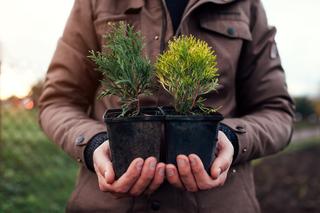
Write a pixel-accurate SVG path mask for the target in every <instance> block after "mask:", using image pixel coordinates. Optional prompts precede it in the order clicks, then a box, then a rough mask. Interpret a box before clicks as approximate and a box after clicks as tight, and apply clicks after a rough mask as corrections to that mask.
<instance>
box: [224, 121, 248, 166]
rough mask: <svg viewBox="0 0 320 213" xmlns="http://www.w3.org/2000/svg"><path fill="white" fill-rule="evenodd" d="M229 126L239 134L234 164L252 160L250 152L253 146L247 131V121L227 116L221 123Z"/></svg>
mask: <svg viewBox="0 0 320 213" xmlns="http://www.w3.org/2000/svg"><path fill="white" fill-rule="evenodd" d="M221 124H222V125H225V126H228V127H229V128H230V129H231V130H232V131H233V132H234V133H235V135H236V136H237V139H238V150H237V153H236V151H235V156H236V157H235V158H234V159H233V165H235V164H239V163H241V162H246V161H248V160H250V153H251V152H252V150H251V149H252V146H250V144H249V141H250V138H249V135H248V133H247V126H246V125H245V122H243V121H242V120H241V119H238V118H226V119H224V120H223V121H221V123H220V125H221Z"/></svg>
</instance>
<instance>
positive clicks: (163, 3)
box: [160, 0, 167, 54]
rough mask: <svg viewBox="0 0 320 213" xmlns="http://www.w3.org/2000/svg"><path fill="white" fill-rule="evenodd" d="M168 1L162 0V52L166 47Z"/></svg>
mask: <svg viewBox="0 0 320 213" xmlns="http://www.w3.org/2000/svg"><path fill="white" fill-rule="evenodd" d="M165 7H166V3H165V0H162V23H161V34H160V54H162V53H163V52H164V49H165V39H166V32H167V14H166V8H165Z"/></svg>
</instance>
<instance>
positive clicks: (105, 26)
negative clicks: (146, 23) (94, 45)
mask: <svg viewBox="0 0 320 213" xmlns="http://www.w3.org/2000/svg"><path fill="white" fill-rule="evenodd" d="M120 21H124V22H126V16H125V15H110V14H101V15H100V16H99V17H98V18H97V19H96V20H95V21H94V27H95V30H96V35H97V39H98V41H99V45H100V49H101V47H102V46H103V45H104V38H103V37H104V35H105V34H106V33H108V32H110V30H111V26H110V23H113V22H115V23H116V22H120Z"/></svg>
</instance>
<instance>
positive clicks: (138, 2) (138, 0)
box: [124, 0, 154, 13]
mask: <svg viewBox="0 0 320 213" xmlns="http://www.w3.org/2000/svg"><path fill="white" fill-rule="evenodd" d="M145 1H146V0H129V1H127V3H126V7H125V10H124V11H125V13H130V12H135V11H138V10H140V9H141V8H142V7H143V6H144V4H145ZM152 1H154V0H152Z"/></svg>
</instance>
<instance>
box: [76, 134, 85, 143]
mask: <svg viewBox="0 0 320 213" xmlns="http://www.w3.org/2000/svg"><path fill="white" fill-rule="evenodd" d="M75 142H76V145H82V144H83V142H84V136H83V135H80V136H78V137H77V138H76V141H75Z"/></svg>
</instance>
